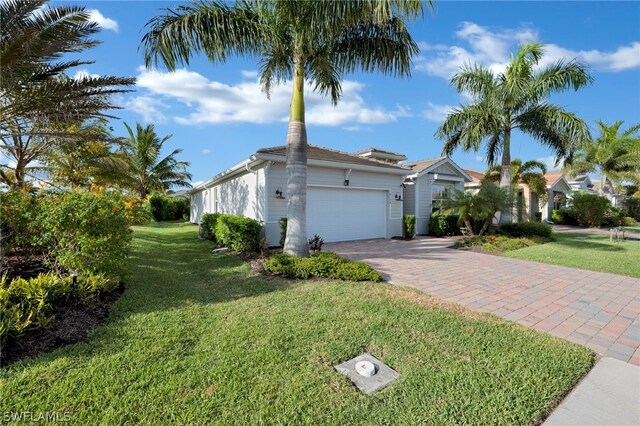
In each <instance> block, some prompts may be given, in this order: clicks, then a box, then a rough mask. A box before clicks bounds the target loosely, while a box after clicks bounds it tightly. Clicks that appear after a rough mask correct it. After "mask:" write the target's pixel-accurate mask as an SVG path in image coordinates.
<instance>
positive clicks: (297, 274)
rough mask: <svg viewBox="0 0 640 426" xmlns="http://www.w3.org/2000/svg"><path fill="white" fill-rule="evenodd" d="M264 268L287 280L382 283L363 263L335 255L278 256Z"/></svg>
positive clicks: (268, 261)
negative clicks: (324, 279)
mask: <svg viewBox="0 0 640 426" xmlns="http://www.w3.org/2000/svg"><path fill="white" fill-rule="evenodd" d="M264 268H265V270H266V271H269V272H271V273H273V274H276V275H282V276H284V277H287V278H298V279H308V278H334V279H341V280H348V281H374V282H380V281H382V276H381V275H380V274H379V273H378V272H377V271H376V270H375V269H373V268H372V267H370V266H369V265H367V264H366V263H363V262H352V261H350V260H348V259H345V258H343V257H340V256H338V255H337V254H335V253H318V254H315V255H313V256H311V257H294V256H289V255H288V254H278V255H275V256H273V257H271V258H270V259H269V260H267V261H266V262H265V263H264Z"/></svg>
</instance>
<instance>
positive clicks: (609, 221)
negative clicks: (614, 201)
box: [600, 207, 622, 228]
mask: <svg viewBox="0 0 640 426" xmlns="http://www.w3.org/2000/svg"><path fill="white" fill-rule="evenodd" d="M621 224H622V212H621V211H620V209H618V208H615V207H611V210H610V211H609V212H608V213H607V214H606V215H605V217H604V218H603V219H602V223H600V226H604V227H607V228H611V227H614V226H620V225H621Z"/></svg>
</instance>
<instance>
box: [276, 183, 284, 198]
mask: <svg viewBox="0 0 640 426" xmlns="http://www.w3.org/2000/svg"><path fill="white" fill-rule="evenodd" d="M276 198H277V199H278V200H284V195H282V187H280V186H279V187H278V189H276Z"/></svg>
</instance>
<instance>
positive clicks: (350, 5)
mask: <svg viewBox="0 0 640 426" xmlns="http://www.w3.org/2000/svg"><path fill="white" fill-rule="evenodd" d="M425 4H426V5H427V7H428V8H432V7H433V4H432V3H431V0H429V2H428V3H423V2H421V1H419V0H405V1H402V0H373V1H286V0H274V1H268V0H265V1H259V0H258V1H239V2H237V3H234V4H233V5H227V4H224V3H219V2H216V1H211V2H207V3H196V4H193V5H190V6H182V7H179V8H177V9H176V10H167V12H166V13H165V14H164V15H162V16H158V17H155V18H153V19H152V20H151V21H150V22H149V23H148V24H147V26H148V28H149V30H148V32H147V34H146V35H145V36H144V38H143V44H144V51H145V62H146V65H147V67H149V66H151V65H152V64H158V63H159V62H160V63H162V64H164V65H165V66H166V67H167V68H168V69H169V70H175V68H176V64H178V63H182V64H188V63H189V59H190V58H191V56H192V55H194V54H195V53H200V52H202V53H204V54H205V55H206V56H207V58H208V59H209V60H210V61H212V62H215V63H222V62H225V61H226V59H227V56H230V55H238V56H244V55H248V56H258V57H260V83H261V85H262V88H263V90H264V91H265V92H266V94H267V96H269V92H270V90H271V87H272V85H274V84H279V83H282V82H285V81H287V80H290V79H291V80H292V86H293V90H292V97H291V105H290V110H289V128H288V131H287V176H288V177H287V200H288V201H287V218H288V220H287V237H286V241H285V245H284V251H285V252H286V253H288V254H291V255H295V256H308V255H309V247H308V242H307V231H306V204H307V203H306V200H307V130H306V127H305V112H304V89H305V83H307V82H308V83H310V84H311V85H312V87H313V90H315V91H317V92H319V93H321V94H323V95H329V96H330V97H331V100H332V102H333V104H334V105H335V104H336V103H337V102H338V100H339V99H340V95H341V92H342V89H341V83H342V76H343V74H345V73H352V72H355V71H358V70H361V71H364V72H375V71H379V72H382V73H384V74H391V75H395V76H409V75H410V70H411V58H412V56H413V55H415V54H417V53H418V51H419V49H418V46H417V44H416V43H415V42H414V40H413V39H412V38H411V36H410V34H409V32H408V30H407V28H406V26H405V23H404V19H413V18H417V17H421V16H422V14H423V10H424V5H425Z"/></svg>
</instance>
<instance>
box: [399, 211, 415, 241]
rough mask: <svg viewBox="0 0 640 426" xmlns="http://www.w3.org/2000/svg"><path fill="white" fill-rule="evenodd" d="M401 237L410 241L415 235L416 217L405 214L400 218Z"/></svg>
mask: <svg viewBox="0 0 640 426" xmlns="http://www.w3.org/2000/svg"><path fill="white" fill-rule="evenodd" d="M402 235H403V236H404V237H405V238H406V239H407V240H410V239H412V238H413V236H414V235H416V217H415V215H412V214H405V215H404V216H403V217H402Z"/></svg>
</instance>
